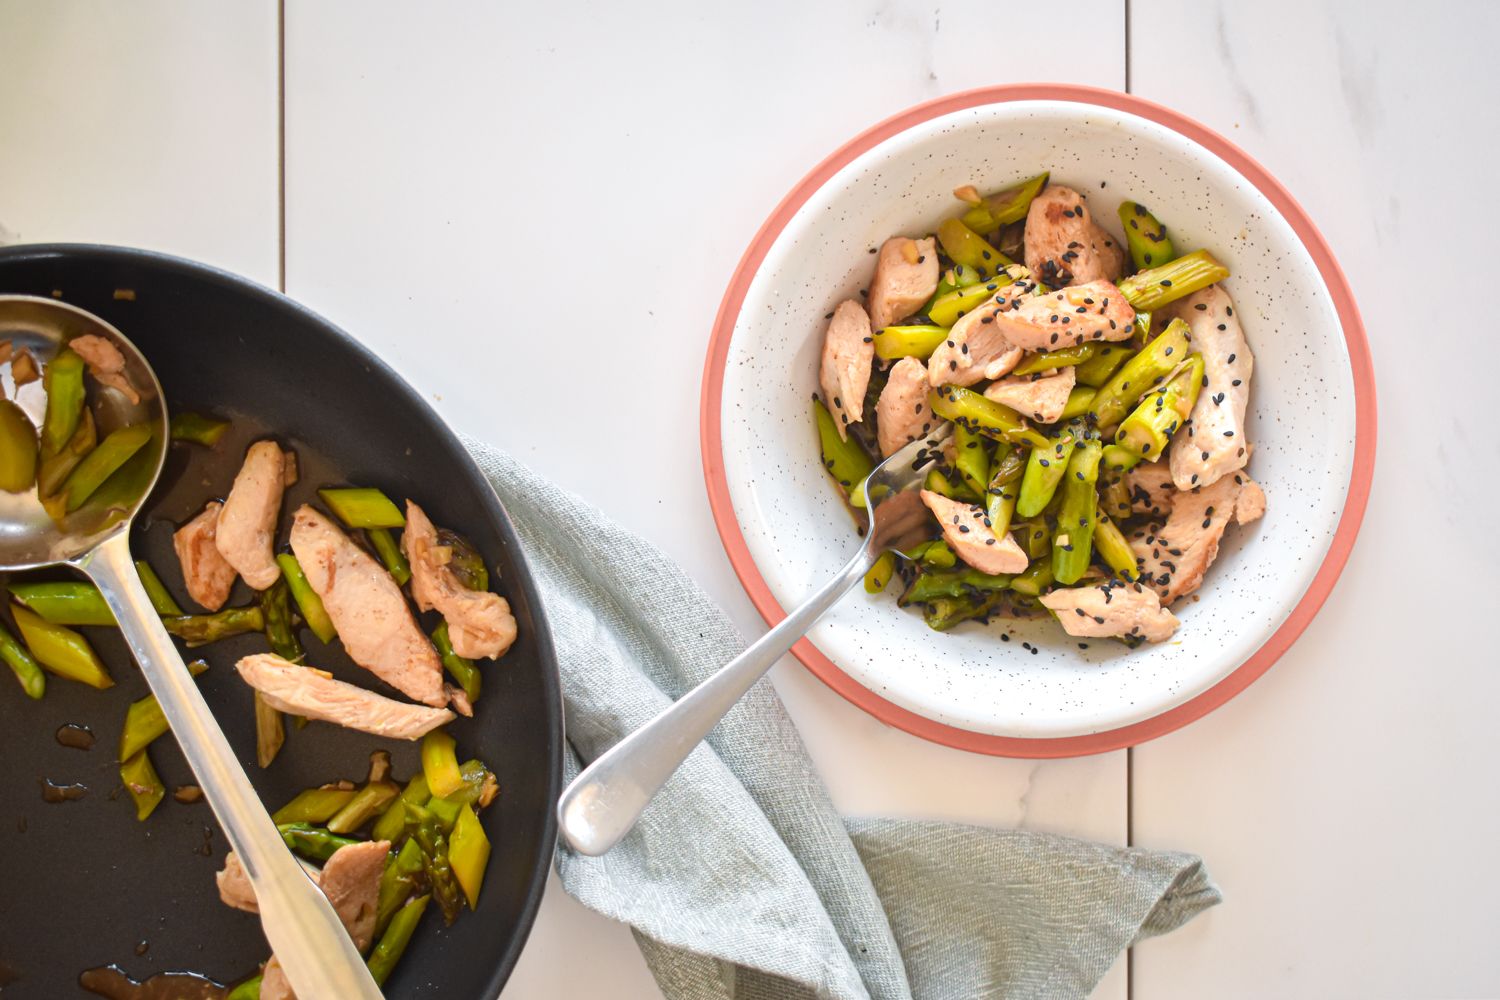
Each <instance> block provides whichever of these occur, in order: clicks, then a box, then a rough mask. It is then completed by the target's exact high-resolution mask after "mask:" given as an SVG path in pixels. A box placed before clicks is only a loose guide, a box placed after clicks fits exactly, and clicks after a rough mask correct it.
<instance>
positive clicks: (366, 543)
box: [0, 337, 517, 1000]
mask: <svg viewBox="0 0 1500 1000" xmlns="http://www.w3.org/2000/svg"><path fill="white" fill-rule="evenodd" d="M92 341H99V342H98V343H92ZM100 345H102V348H101V346H100ZM8 347H9V345H8V344H0V353H3V352H5V351H6V350H7V348H8ZM104 348H107V349H108V350H104ZM110 351H114V348H113V345H111V344H109V343H108V342H106V341H102V340H99V338H91V337H79V338H75V339H74V340H72V341H70V342H69V344H68V345H67V347H66V348H65V349H64V350H62V351H61V352H60V353H59V354H58V355H57V356H56V357H55V358H54V359H53V360H51V361H50V362H48V363H47V364H46V365H45V367H44V368H43V370H42V371H41V372H40V373H37V372H36V366H35V365H34V364H32V365H30V366H25V365H21V366H17V364H16V357H15V356H11V357H10V358H9V360H10V361H11V362H12V372H13V374H14V375H15V378H16V380H17V382H18V383H19V382H21V380H22V378H23V377H24V376H25V374H26V373H28V372H29V373H31V374H30V379H31V380H33V381H34V380H36V379H37V378H41V379H42V380H43V381H44V384H45V386H46V389H47V400H46V417H45V420H44V422H43V424H42V427H41V428H40V429H39V430H38V429H37V428H36V427H34V426H33V425H32V423H31V421H30V419H29V418H28V417H27V416H26V414H25V412H24V411H23V410H21V409H20V407H18V406H17V405H16V404H15V403H12V402H9V401H5V402H0V480H3V481H0V488H3V489H6V490H8V491H10V492H17V493H19V492H24V491H29V490H33V489H34V490H37V493H38V496H39V497H40V498H41V500H42V503H43V504H44V506H46V507H47V509H48V511H49V512H51V513H53V516H55V517H59V518H61V517H66V516H67V515H68V514H70V513H71V512H72V511H74V510H77V509H78V508H79V507H80V506H82V505H83V504H84V503H85V502H91V500H97V498H100V497H104V498H105V499H107V498H108V497H109V496H110V495H112V491H115V490H116V489H117V484H116V480H117V479H118V478H119V477H122V476H127V475H128V474H129V470H128V469H125V468H123V466H125V465H126V464H127V463H128V461H129V459H130V458H131V457H132V455H134V454H136V453H137V452H139V451H140V449H141V447H142V446H143V445H144V443H145V441H146V440H147V439H148V438H149V434H150V429H149V428H146V427H141V428H140V429H139V430H135V429H134V428H131V427H126V428H123V429H122V430H120V431H115V432H113V433H111V434H109V435H108V436H106V437H104V438H103V439H102V440H100V439H98V438H97V435H96V434H95V432H94V427H95V424H94V419H93V416H92V413H91V409H90V406H89V403H88V400H89V397H90V394H91V390H92V392H93V393H107V392H116V393H122V394H124V395H125V397H126V398H127V399H131V400H132V401H134V399H135V398H136V390H135V389H134V388H133V387H132V386H131V384H130V382H129V380H128V378H126V377H125V375H124V373H123V366H122V365H121V364H120V363H119V358H118V351H114V355H113V356H111V355H110V353H109V352H110ZM0 360H4V359H0ZM90 376H91V377H92V379H93V383H94V384H93V385H92V386H91V385H90V383H89V381H88V378H89V377H90ZM229 428H230V424H229V422H228V421H224V420H218V419H215V418H212V417H206V416H202V415H199V414H193V413H180V414H177V415H175V416H174V417H173V419H172V422H171V428H170V433H171V436H172V438H173V440H174V442H177V443H178V444H177V446H178V447H182V448H188V449H198V448H204V449H215V448H217V447H218V446H219V443H220V441H221V440H222V439H223V438H224V436H225V433H226V431H228V430H229ZM127 431H134V435H135V436H134V437H131V439H130V440H129V441H125V442H124V443H118V442H120V441H121V435H122V434H123V433H124V432H127ZM143 433H144V436H142V434H143ZM135 437H139V438H140V440H139V441H137V440H135ZM297 476H298V463H297V460H296V455H295V453H294V452H292V451H288V450H285V449H284V448H283V447H282V446H281V445H280V444H278V443H277V442H275V441H271V440H261V441H256V442H255V443H253V444H251V445H250V447H249V449H248V450H247V452H246V454H245V456H244V460H243V463H242V465H241V466H240V468H239V472H238V473H237V474H236V475H235V477H234V481H233V484H232V485H231V486H230V488H229V491H228V493H227V495H226V496H224V498H223V499H222V500H219V499H214V500H210V501H208V502H207V503H206V504H205V505H204V507H203V508H202V510H201V511H200V512H199V513H197V514H196V515H195V516H193V517H192V518H190V519H189V520H187V521H186V522H185V523H183V524H181V525H180V526H179V527H178V528H177V530H176V532H175V534H174V535H173V548H174V549H175V551H176V555H177V559H178V563H179V568H180V571H181V579H182V584H183V589H184V590H185V592H186V594H187V597H188V599H189V601H190V602H191V603H192V604H193V605H196V608H195V609H193V610H191V611H188V610H185V609H184V608H183V606H182V605H181V604H179V602H178V600H177V598H176V597H174V596H173V594H172V593H171V591H170V590H169V588H168V587H167V585H166V584H165V583H164V582H163V581H162V579H161V577H160V576H159V575H158V574H157V572H156V571H155V570H154V569H153V567H152V566H151V565H150V564H149V563H147V562H145V561H138V562H137V563H136V568H137V570H138V572H139V574H140V577H141V581H142V583H143V584H144V585H145V588H146V591H147V593H148V594H149V595H150V597H151V601H152V604H153V606H154V608H155V610H156V612H157V614H159V615H160V616H161V620H162V623H163V625H165V626H166V628H167V630H168V631H169V632H170V633H172V634H173V635H174V636H176V637H177V638H178V639H180V640H182V642H183V643H184V644H185V645H186V646H188V647H190V648H198V647H203V646H206V645H209V644H212V643H215V642H219V641H221V640H224V639H227V638H229V637H232V636H240V635H246V634H258V635H262V636H264V639H265V645H266V648H267V649H268V651H267V652H264V653H253V654H251V655H247V656H243V657H241V658H239V660H238V662H236V663H235V664H234V670H235V672H236V673H237V675H238V676H239V678H240V679H241V680H242V681H243V682H244V684H245V685H246V687H247V689H248V692H249V693H250V694H251V695H252V697H250V698H247V699H246V711H247V712H253V714H254V720H255V731H256V744H257V745H256V753H257V758H258V761H259V763H260V765H261V766H262V767H269V766H271V764H272V762H273V761H274V760H275V758H276V756H277V754H278V752H279V751H280V750H281V748H282V745H283V743H284V742H285V740H286V736H287V733H286V725H285V718H286V716H291V717H292V718H293V719H294V720H295V722H296V724H297V725H298V726H300V725H302V724H304V723H306V722H308V721H309V720H312V721H318V722H324V723H331V724H333V725H337V726H342V727H345V728H348V729H354V730H359V731H361V732H364V733H368V734H370V735H372V736H376V737H381V738H384V739H393V740H396V739H399V740H410V741H421V753H420V755H421V765H422V766H421V771H420V773H418V774H416V775H413V776H411V777H410V778H409V779H408V780H406V781H405V782H404V783H398V782H397V781H396V780H394V778H393V776H392V774H391V773H390V772H391V764H390V758H389V756H388V754H386V752H385V751H376V752H375V753H374V754H373V755H372V758H371V760H372V763H371V768H370V773H369V775H368V776H367V778H366V780H365V781H364V782H363V783H362V784H359V785H355V784H353V783H350V782H348V781H341V782H337V783H334V784H329V785H324V786H322V787H320V788H312V789H308V790H306V791H303V792H301V793H300V794H298V795H297V796H296V797H295V798H293V799H292V800H291V801H290V802H288V803H286V804H285V805H283V806H282V807H281V808H280V809H278V810H277V811H276V813H275V814H274V819H275V821H276V823H277V825H278V827H279V829H280V830H281V833H282V836H283V838H284V839H285V841H286V843H287V845H288V847H289V848H290V849H291V850H292V851H293V852H294V853H296V854H297V855H298V856H299V857H300V858H301V859H302V860H303V861H304V864H305V866H306V867H308V869H309V873H310V874H311V875H313V877H314V879H315V880H316V881H317V882H318V883H319V885H320V886H321V888H322V889H323V891H324V892H325V894H326V895H327V896H328V898H329V900H330V901H331V902H332V903H333V906H334V909H335V910H336V911H337V912H338V914H339V916H340V917H341V919H342V920H343V922H344V924H345V927H346V928H347V930H348V931H349V934H350V936H351V937H352V938H353V939H354V941H355V943H356V944H357V945H358V946H359V948H360V950H361V951H362V952H364V953H366V954H367V956H368V963H369V967H370V970H371V972H372V973H373V974H374V977H375V979H376V980H377V981H378V982H384V980H385V979H386V977H387V976H389V975H390V973H391V970H392V969H393V968H394V966H395V964H396V962H397V960H398V959H399V958H400V957H401V954H402V952H403V951H404V950H405V948H406V946H407V943H408V942H409V941H410V940H411V937H412V933H413V931H414V930H415V928H416V926H417V923H418V921H419V920H420V919H421V917H422V915H423V913H424V912H425V911H426V909H427V907H428V905H429V904H430V903H432V904H436V910H437V911H438V912H439V913H440V914H441V915H442V918H443V920H444V921H445V922H446V923H452V922H453V921H454V920H455V919H457V917H458V916H459V914H460V912H461V911H462V909H463V907H464V906H465V905H467V906H468V907H469V908H471V909H472V908H473V907H474V906H476V905H477V903H478V900H479V894H480V888H481V885H482V883H483V880H484V873H485V868H486V865H487V863H488V860H489V854H490V842H489V839H488V837H487V836H486V834H485V831H484V827H483V826H482V824H481V823H480V821H479V818H478V816H479V813H480V812H481V811H482V810H484V809H485V807H487V806H488V805H489V804H490V803H491V802H492V801H493V800H494V799H495V797H496V795H497V794H498V792H499V787H498V784H497V782H496V780H495V776H494V774H493V773H492V772H491V771H490V769H489V768H488V767H487V766H486V765H485V764H484V763H483V762H482V761H479V760H468V761H466V762H464V763H460V759H459V756H458V753H457V746H456V743H455V740H454V738H453V737H452V736H451V735H449V734H448V732H447V731H446V730H445V729H444V726H446V725H447V724H448V723H449V722H451V721H453V720H454V719H455V717H456V715H465V716H467V715H472V714H473V712H474V705H475V703H476V702H477V701H478V700H479V698H480V694H481V681H482V670H481V668H480V666H479V662H478V661H483V660H493V659H498V658H500V657H501V656H503V655H504V654H505V652H506V651H507V650H508V649H509V648H510V646H511V644H512V643H513V642H514V641H515V639H516V635H517V631H516V621H515V618H514V617H513V616H512V614H511V611H510V606H509V604H508V603H507V602H506V600H505V598H503V597H501V596H500V595H498V594H495V593H493V592H491V591H490V589H489V587H490V575H489V570H488V568H487V567H486V565H485V562H484V559H483V557H482V556H481V555H480V554H479V552H478V551H477V550H476V549H475V548H474V546H473V545H472V544H470V543H469V542H468V541H467V540H466V539H465V538H464V537H463V536H462V535H459V534H457V533H456V532H454V531H451V530H448V529H446V528H439V527H437V526H435V525H434V524H433V523H432V521H431V520H430V519H429V518H428V516H427V514H426V512H425V511H423V509H422V508H421V507H420V506H418V505H417V503H416V502H414V501H412V500H407V501H406V503H405V507H404V509H403V508H402V507H400V506H398V505H397V504H396V503H395V502H393V501H392V500H391V499H390V498H389V497H388V496H386V495H385V494H384V493H382V492H381V491H380V490H377V489H370V488H350V487H329V488H325V489H320V490H319V491H318V498H319V500H320V501H321V503H322V505H323V506H324V507H326V509H327V512H325V511H323V510H319V509H318V508H317V507H314V506H313V505H311V504H303V505H302V506H300V507H298V508H297V509H296V510H295V511H294V512H293V513H292V517H291V527H290V533H289V536H288V544H287V547H286V548H287V550H286V551H277V540H278V538H279V537H280V532H279V528H280V526H281V515H282V506H283V496H284V492H285V491H286V489H287V488H288V487H290V486H291V485H293V484H294V483H295V482H296V480H297ZM137 495H138V494H137ZM397 532H399V536H398V534H397ZM361 536H362V538H363V544H361V542H360V540H359V538H360V537H361ZM238 580H243V581H244V582H245V584H246V585H247V586H248V587H249V589H250V590H251V591H252V592H253V595H254V596H253V599H252V600H250V601H249V602H247V603H245V604H243V605H239V606H229V601H230V598H231V595H232V592H233V590H234V588H235V584H236V582H237V581H238ZM8 589H9V592H10V597H11V603H10V605H9V611H10V615H11V617H12V619H13V620H14V623H15V632H14V633H13V632H12V631H11V630H10V629H8V628H6V627H4V626H3V625H0V659H3V660H4V661H5V663H6V664H7V665H8V666H9V667H10V669H11V670H12V672H13V673H14V674H15V676H16V678H17V680H18V681H19V682H20V685H21V689H22V691H23V692H24V693H25V694H26V695H27V696H29V697H31V698H33V699H41V698H44V697H45V695H46V690H47V683H48V675H49V674H50V675H52V676H54V677H59V678H63V679H66V680H70V681H76V682H80V683H83V684H87V685H89V686H91V687H94V688H99V689H104V688H108V687H111V686H112V685H113V684H114V680H113V679H112V677H111V676H110V673H109V669H108V668H107V667H106V666H105V664H104V662H103V661H102V660H101V658H100V657H99V656H98V654H97V653H96V652H95V651H94V649H93V646H92V645H91V644H90V642H89V640H88V638H87V636H86V634H85V633H84V632H82V631H79V629H87V628H113V627H115V619H114V616H113V615H112V614H111V612H110V610H109V608H108V606H107V605H106V604H105V602H104V600H103V597H102V596H101V595H100V593H99V591H98V590H97V589H96V588H95V587H94V586H93V585H92V584H90V583H86V582H83V581H79V580H76V579H75V580H55V579H49V580H40V579H16V580H12V581H10V582H9V585H8ZM413 605H415V609H414V608H413ZM425 612H435V614H433V615H432V616H431V617H432V620H433V621H434V622H435V625H434V626H432V627H430V628H428V629H424V627H423V625H422V623H421V622H420V621H419V618H418V614H419V613H425ZM303 629H306V631H307V632H309V633H311V634H312V635H314V636H316V637H317V639H318V640H319V641H320V643H323V644H325V645H326V644H331V643H335V642H337V643H339V644H341V645H342V647H343V649H344V651H345V653H346V654H347V655H348V657H349V659H351V660H352V661H353V662H354V663H355V664H356V665H357V666H359V667H361V668H363V669H364V670H365V671H368V672H369V673H370V674H372V675H373V676H374V677H375V678H376V679H378V680H380V681H382V682H384V683H385V684H386V685H388V686H389V687H390V688H391V689H393V690H394V692H396V693H398V694H399V695H401V696H403V697H399V698H398V697H390V696H387V695H384V694H380V693H378V692H376V691H372V690H369V689H367V688H365V687H362V686H360V685H357V684H352V683H349V682H348V681H344V680H339V679H337V678H335V677H334V676H333V675H332V674H331V673H329V672H328V671H326V670H322V669H319V668H318V666H317V665H316V664H314V663H309V662H307V657H306V655H305V653H304V649H303V645H302V640H301V638H300V635H301V630H303ZM189 669H190V671H191V672H192V673H193V674H194V676H197V675H198V674H201V673H202V672H203V671H205V670H207V669H209V664H208V663H207V661H205V660H202V659H198V660H194V661H193V662H192V663H191V664H190V667H189ZM167 732H168V727H167V722H166V719H165V718H164V716H163V714H162V711H161V708H160V706H159V705H158V704H157V701H156V699H155V697H153V696H150V695H148V696H146V697H145V698H142V699H140V700H139V701H136V702H134V703H133V704H131V705H130V706H129V707H128V708H127V709H126V711H125V714H124V719H123V721H122V725H121V730H120V738H119V767H120V778H121V782H122V784H123V785H124V788H125V789H126V791H127V792H129V796H130V801H131V802H132V803H133V805H134V809H135V813H136V817H137V818H138V819H139V820H141V821H143V822H144V821H145V820H147V818H148V817H150V816H151V814H152V813H153V812H154V811H155V810H156V809H157V807H158V806H159V805H160V804H161V803H162V802H163V801H164V800H165V798H166V796H167V789H166V786H165V784H164V783H163V781H162V779H161V778H160V777H159V775H158V773H157V771H156V768H155V767H154V766H153V764H152V761H151V757H150V747H151V744H152V743H153V742H155V741H156V740H157V739H159V738H161V737H162V736H165V735H166V734H167ZM174 797H175V798H177V799H178V800H179V801H183V802H192V801H197V800H198V799H199V798H201V793H200V792H198V790H197V789H195V788H193V787H192V786H184V787H180V788H178V789H177V790H176V792H175V793H174ZM218 887H219V892H220V895H221V896H222V898H223V900H224V902H225V903H227V904H228V905H230V906H232V907H236V908H238V909H242V910H249V911H251V912H254V911H255V899H254V896H253V894H252V893H251V891H250V887H249V882H248V880H247V879H246V878H245V875H244V871H243V869H242V868H241V867H240V865H239V861H238V859H236V858H235V856H234V855H233V854H232V853H231V854H230V855H228V856H227V857H226V859H225V863H224V868H223V870H222V871H221V872H220V873H219V875H218ZM205 888H207V887H205ZM229 996H231V997H234V998H236V1000H253V998H256V997H260V998H263V1000H286V998H289V997H291V996H292V992H291V990H290V987H289V986H288V984H287V981H286V978H285V976H284V975H283V974H282V972H281V969H280V967H279V965H278V964H277V962H276V959H275V958H274V957H272V958H271V959H269V960H268V961H267V963H266V964H265V966H264V967H263V968H262V969H261V970H260V972H259V973H257V974H256V975H254V976H252V977H250V978H249V979H246V980H244V981H243V982H241V983H240V984H238V985H237V986H236V987H235V988H234V989H233V990H231V991H230V992H229Z"/></svg>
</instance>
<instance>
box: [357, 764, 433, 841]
mask: <svg viewBox="0 0 1500 1000" xmlns="http://www.w3.org/2000/svg"><path fill="white" fill-rule="evenodd" d="M430 798H432V790H431V789H430V788H428V787H427V776H426V775H424V774H419V775H417V776H416V777H414V778H412V779H411V780H410V781H408V782H407V783H406V787H405V788H403V789H402V790H401V794H400V795H398V796H397V797H396V801H394V802H392V803H391V804H390V805H389V806H387V807H386V810H385V812H383V813H381V814H380V818H379V819H377V820H376V821H375V827H374V829H372V830H371V831H370V836H371V837H372V838H373V839H375V840H389V841H390V842H391V843H392V844H396V843H400V841H401V839H402V838H403V837H405V836H406V804H407V803H408V802H409V803H411V804H412V805H416V806H419V805H421V804H422V803H424V802H426V801H427V800H428V799H430Z"/></svg>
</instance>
